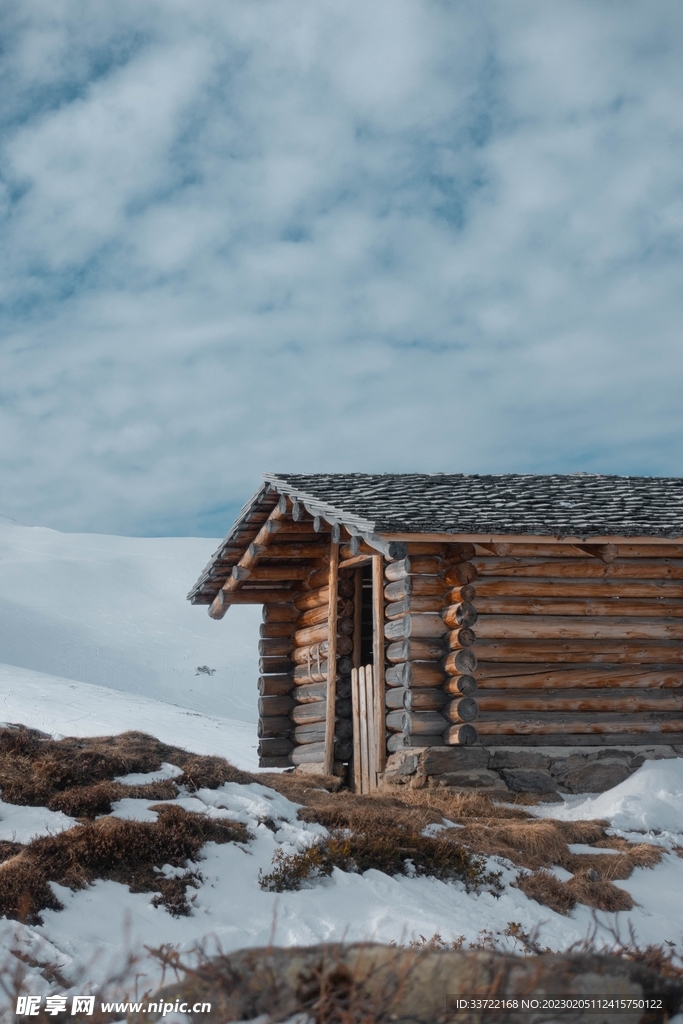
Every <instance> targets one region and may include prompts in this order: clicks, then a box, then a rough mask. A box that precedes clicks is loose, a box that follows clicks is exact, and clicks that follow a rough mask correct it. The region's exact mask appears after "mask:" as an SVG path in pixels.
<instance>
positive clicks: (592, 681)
mask: <svg viewBox="0 0 683 1024" xmlns="http://www.w3.org/2000/svg"><path fill="white" fill-rule="evenodd" d="M494 668H495V669H496V670H497V672H500V671H503V672H505V673H506V674H505V675H498V674H495V675H493V674H491V672H492V670H493V669H494ZM508 672H509V674H507V673H508ZM477 674H478V677H479V686H481V688H482V689H483V690H487V691H488V690H503V689H505V690H543V689H546V688H548V687H553V688H554V689H558V690H559V689H579V688H582V689H586V690H591V689H607V688H609V689H618V690H633V689H636V690H660V689H678V688H681V689H683V671H681V670H680V669H679V670H678V671H676V670H675V669H663V670H658V669H650V668H647V667H643V668H635V669H633V668H624V667H623V666H611V665H606V666H595V665H577V666H575V667H574V668H570V669H558V668H557V667H554V668H552V667H551V668H545V667H543V666H540V665H533V664H532V665H507V666H505V665H486V664H484V665H479V668H478V670H477Z"/></svg>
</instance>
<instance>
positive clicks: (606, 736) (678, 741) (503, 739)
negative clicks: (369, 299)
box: [395, 729, 683, 750]
mask: <svg viewBox="0 0 683 1024" xmlns="http://www.w3.org/2000/svg"><path fill="white" fill-rule="evenodd" d="M395 735H397V736H398V735H400V733H395ZM482 743H483V744H484V746H485V747H488V748H495V747H508V748H509V747H520V748H522V749H523V748H524V747H532V748H533V747H583V748H593V749H595V748H597V749H601V748H603V747H611V748H613V749H614V748H619V749H621V750H633V749H636V750H637V749H638V748H639V747H640V748H641V749H642V748H644V747H653V746H667V747H670V746H671V745H673V746H679V745H683V729H682V730H681V732H678V733H667V734H666V735H665V736H663V735H662V734H661V733H651V732H643V733H628V732H622V733H604V732H603V733H595V732H594V733H588V734H584V735H577V734H576V733H567V732H562V733H559V732H556V733H553V734H552V735H551V736H544V735H542V734H540V735H537V736H531V735H528V734H526V735H521V734H520V733H517V734H516V735H514V736H509V735H505V734H501V735H496V736H493V735H491V734H490V733H489V734H488V735H486V736H484V737H482Z"/></svg>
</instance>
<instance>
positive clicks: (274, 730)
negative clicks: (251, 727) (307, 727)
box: [257, 715, 294, 739]
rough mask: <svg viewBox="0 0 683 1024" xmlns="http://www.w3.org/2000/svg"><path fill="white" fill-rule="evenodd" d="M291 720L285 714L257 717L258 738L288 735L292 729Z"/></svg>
mask: <svg viewBox="0 0 683 1024" xmlns="http://www.w3.org/2000/svg"><path fill="white" fill-rule="evenodd" d="M293 728H294V727H293V725H292V722H291V720H290V719H289V718H287V716H286V715H274V716H273V717H272V718H271V717H268V718H259V720H258V726H257V732H258V737H259V739H264V738H268V737H271V736H289V734H290V733H291V731H292V729H293Z"/></svg>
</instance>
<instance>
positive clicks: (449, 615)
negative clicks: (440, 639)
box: [441, 601, 478, 629]
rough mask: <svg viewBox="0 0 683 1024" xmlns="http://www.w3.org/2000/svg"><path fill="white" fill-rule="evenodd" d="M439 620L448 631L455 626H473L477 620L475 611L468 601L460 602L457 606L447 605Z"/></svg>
mask: <svg viewBox="0 0 683 1024" xmlns="http://www.w3.org/2000/svg"><path fill="white" fill-rule="evenodd" d="M441 618H442V619H443V621H444V622H445V623H446V625H447V626H448V628H449V629H455V628H456V627H457V626H473V625H474V624H475V622H476V621H477V618H478V613H477V609H476V608H475V607H474V605H473V604H472V603H471V602H470V601H460V602H459V603H458V604H449V605H448V607H447V608H444V609H443V611H442V612H441Z"/></svg>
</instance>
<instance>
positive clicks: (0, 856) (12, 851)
mask: <svg viewBox="0 0 683 1024" xmlns="http://www.w3.org/2000/svg"><path fill="white" fill-rule="evenodd" d="M23 849H24V847H23V844H22V843H10V842H9V840H7V839H2V840H0V864H1V863H2V862H3V861H5V860H9V859H10V857H16V855H17V854H18V853H21V851H22V850H23Z"/></svg>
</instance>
